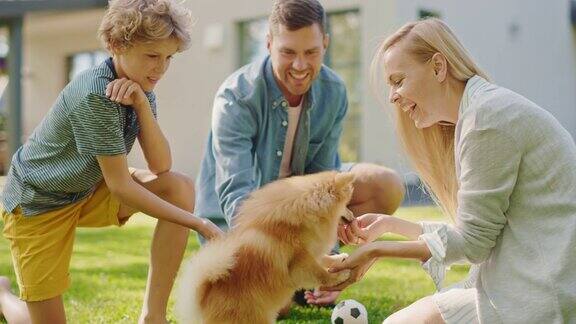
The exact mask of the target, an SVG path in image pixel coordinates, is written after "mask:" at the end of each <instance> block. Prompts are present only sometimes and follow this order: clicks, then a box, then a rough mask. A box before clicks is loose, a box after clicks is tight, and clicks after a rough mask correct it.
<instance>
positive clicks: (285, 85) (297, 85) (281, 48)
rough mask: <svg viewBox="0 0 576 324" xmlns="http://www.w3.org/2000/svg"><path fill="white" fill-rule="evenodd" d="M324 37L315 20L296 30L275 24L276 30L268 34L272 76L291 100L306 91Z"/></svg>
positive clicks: (321, 54) (323, 48) (320, 58)
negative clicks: (311, 23) (314, 22)
mask: <svg viewBox="0 0 576 324" xmlns="http://www.w3.org/2000/svg"><path fill="white" fill-rule="evenodd" d="M328 41H329V39H328V35H326V34H324V33H322V30H321V29H320V26H319V25H318V24H313V25H311V26H308V27H303V28H300V29H298V30H288V28H286V26H283V25H279V26H278V30H277V31H276V32H274V33H271V34H269V35H268V44H267V45H268V50H269V52H270V57H271V60H272V68H273V70H274V77H275V79H276V82H278V85H279V87H280V90H282V93H283V94H284V97H286V99H287V100H288V101H290V102H291V104H292V101H293V100H299V99H300V98H301V96H302V95H304V94H305V93H306V92H308V90H309V89H310V87H311V86H312V82H313V81H314V79H316V77H317V76H318V73H320V68H321V67H322V62H323V60H324V54H325V53H326V48H327V47H328Z"/></svg>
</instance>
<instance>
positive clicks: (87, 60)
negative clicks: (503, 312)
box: [66, 50, 109, 83]
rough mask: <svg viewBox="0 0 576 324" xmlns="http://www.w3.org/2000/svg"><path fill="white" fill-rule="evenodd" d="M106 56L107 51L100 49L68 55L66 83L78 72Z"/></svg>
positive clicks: (99, 61)
mask: <svg viewBox="0 0 576 324" xmlns="http://www.w3.org/2000/svg"><path fill="white" fill-rule="evenodd" d="M108 56H109V55H108V53H107V52H105V51H102V50H98V51H91V52H80V53H76V54H73V55H71V56H69V57H68V71H67V78H68V79H67V80H66V83H68V82H70V81H71V80H72V79H74V77H75V76H77V75H78V74H79V73H80V72H82V71H84V70H86V69H88V68H91V67H93V66H96V65H98V64H100V63H102V62H104V60H106V59H107V58H108Z"/></svg>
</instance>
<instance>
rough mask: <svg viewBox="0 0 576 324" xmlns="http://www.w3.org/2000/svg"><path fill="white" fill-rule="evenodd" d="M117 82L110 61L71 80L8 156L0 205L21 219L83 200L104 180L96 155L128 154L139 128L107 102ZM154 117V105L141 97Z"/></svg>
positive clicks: (125, 111) (127, 111)
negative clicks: (110, 87) (110, 88)
mask: <svg viewBox="0 0 576 324" xmlns="http://www.w3.org/2000/svg"><path fill="white" fill-rule="evenodd" d="M116 78H117V74H116V72H115V70H114V65H113V63H112V59H111V58H109V59H108V60H106V61H105V62H103V63H102V64H100V65H98V66H96V67H93V68H90V69H88V70H86V71H84V72H82V73H81V74H79V75H78V76H77V77H75V78H74V79H73V80H72V81H71V82H70V83H69V84H68V85H67V86H66V87H65V88H64V90H63V91H62V92H61V93H60V95H59V96H58V98H57V99H56V102H55V104H54V105H53V106H52V108H51V109H50V111H49V112H48V114H47V115H46V116H45V117H44V119H43V120H42V121H41V122H40V125H38V127H36V129H35V130H34V132H33V133H32V135H31V136H30V138H29V139H28V141H27V142H26V143H25V144H24V145H23V146H22V147H20V148H19V149H18V150H17V151H16V153H15V154H14V156H13V157H12V163H11V166H10V170H9V171H8V176H7V181H6V185H5V187H4V191H3V194H2V204H3V205H4V208H5V210H6V211H7V212H13V210H14V209H15V208H16V207H18V206H20V208H21V209H22V213H23V214H24V215H25V216H33V215H38V214H42V213H45V212H48V211H51V210H55V209H58V208H62V207H64V206H66V205H69V204H72V203H74V202H77V201H79V200H81V199H83V198H86V197H88V196H89V195H90V194H91V193H92V192H93V191H94V190H95V189H96V187H97V186H98V184H99V183H100V182H101V181H102V180H103V176H102V171H101V170H100V166H99V165H98V161H97V160H96V157H97V156H110V155H118V154H128V153H129V152H130V150H131V149H132V146H133V144H134V141H135V139H136V136H137V135H138V131H139V127H138V121H137V116H136V113H135V112H134V110H133V109H132V108H131V107H128V106H123V105H121V104H118V103H116V102H113V101H111V100H110V99H108V98H107V97H106V86H107V85H108V83H110V82H111V81H112V80H114V79H116ZM146 96H147V97H148V100H149V101H150V106H151V107H152V112H153V114H154V116H156V100H155V96H154V94H153V93H152V92H149V93H146Z"/></svg>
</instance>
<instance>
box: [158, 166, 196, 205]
mask: <svg viewBox="0 0 576 324" xmlns="http://www.w3.org/2000/svg"><path fill="white" fill-rule="evenodd" d="M158 177H159V178H161V179H163V181H165V182H166V184H165V186H164V188H165V190H164V191H165V192H164V193H165V194H166V195H169V196H173V195H185V196H188V197H192V199H194V194H195V192H194V180H192V179H191V178H190V177H188V176H187V175H185V174H182V173H179V172H175V171H168V172H164V173H161V174H159V175H158Z"/></svg>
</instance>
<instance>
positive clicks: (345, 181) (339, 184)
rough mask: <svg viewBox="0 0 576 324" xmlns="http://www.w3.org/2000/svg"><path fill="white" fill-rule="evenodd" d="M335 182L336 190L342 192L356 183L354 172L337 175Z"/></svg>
mask: <svg viewBox="0 0 576 324" xmlns="http://www.w3.org/2000/svg"><path fill="white" fill-rule="evenodd" d="M334 182H335V183H336V188H337V189H338V190H342V189H343V188H345V187H347V186H349V185H351V184H352V183H354V174H353V173H352V172H341V173H337V174H336V177H335V178H334Z"/></svg>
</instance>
